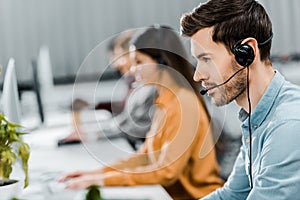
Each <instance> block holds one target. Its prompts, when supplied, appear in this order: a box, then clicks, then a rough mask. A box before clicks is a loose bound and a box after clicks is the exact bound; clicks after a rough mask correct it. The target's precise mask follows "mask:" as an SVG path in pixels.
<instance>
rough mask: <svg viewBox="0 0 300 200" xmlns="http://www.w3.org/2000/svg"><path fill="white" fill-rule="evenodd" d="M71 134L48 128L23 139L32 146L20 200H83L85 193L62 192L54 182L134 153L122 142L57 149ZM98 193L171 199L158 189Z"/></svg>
mask: <svg viewBox="0 0 300 200" xmlns="http://www.w3.org/2000/svg"><path fill="white" fill-rule="evenodd" d="M70 130H71V129H70V126H56V127H52V128H49V127H48V128H41V129H38V130H36V131H34V132H33V133H30V134H28V135H26V136H25V138H24V139H25V141H26V142H28V143H29V144H30V146H31V156H30V159H29V176H30V179H29V181H30V183H29V187H28V188H26V189H25V190H24V191H23V193H22V195H21V198H22V199H26V200H27V199H28V200H29V199H30V200H43V199H45V200H51V199H59V200H60V199H75V200H83V199H84V194H85V192H86V191H83V190H79V191H78V190H77V191H75V190H63V189H62V188H63V185H61V184H58V183H57V182H56V181H54V180H55V179H56V178H58V177H59V176H61V175H62V174H63V173H65V172H71V171H76V170H90V169H95V168H99V167H101V166H103V165H105V164H108V163H112V162H114V161H116V160H119V159H122V158H126V157H128V156H130V155H131V154H132V153H133V150H132V148H131V147H130V145H129V144H128V143H127V141H126V140H124V139H123V138H117V139H112V140H104V139H102V140H100V141H96V142H89V143H87V142H85V143H83V144H76V145H67V146H62V147H57V140H58V139H59V138H63V137H64V136H66V135H67V134H69V133H70ZM101 193H102V196H103V197H104V198H106V199H149V200H156V199H157V200H158V199H159V200H164V199H166V200H167V199H171V197H170V196H169V195H168V194H167V192H166V191H165V190H164V189H163V187H161V186H160V185H152V186H138V187H104V188H101Z"/></svg>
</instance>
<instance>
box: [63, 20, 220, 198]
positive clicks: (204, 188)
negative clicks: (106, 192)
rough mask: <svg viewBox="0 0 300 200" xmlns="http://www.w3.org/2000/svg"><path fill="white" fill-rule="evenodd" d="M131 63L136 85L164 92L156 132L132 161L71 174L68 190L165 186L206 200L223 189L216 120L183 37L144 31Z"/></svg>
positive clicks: (167, 30) (67, 177)
mask: <svg viewBox="0 0 300 200" xmlns="http://www.w3.org/2000/svg"><path fill="white" fill-rule="evenodd" d="M130 57H131V58H132V60H133V61H132V62H133V64H134V66H133V67H132V71H133V72H134V74H135V77H136V80H138V81H140V82H141V83H142V84H143V85H154V86H155V87H156V88H157V91H158V97H157V98H156V100H155V105H156V112H155V114H154V118H153V121H152V126H151V128H150V130H149V132H148V133H147V135H146V140H145V142H144V144H143V145H142V147H141V149H140V150H139V151H138V152H136V153H135V154H134V155H132V156H131V157H130V158H128V159H125V160H121V161H119V162H116V163H114V164H112V165H110V166H106V167H103V168H101V169H96V170H93V171H83V172H74V173H69V174H66V175H65V176H63V177H62V178H60V179H59V181H62V182H63V181H66V180H70V179H71V180H70V182H69V183H68V184H67V186H66V188H69V189H70V188H71V189H81V188H87V187H89V186H91V185H98V186H133V185H147V184H161V185H162V186H163V187H164V188H165V189H166V190H167V191H168V192H169V193H170V195H171V196H172V197H173V198H174V199H195V198H200V197H203V196H205V195H207V194H208V193H210V192H212V191H214V190H215V189H217V188H219V187H220V186H222V184H223V181H222V180H221V179H220V177H219V167H218V164H217V161H216V157H215V151H214V149H213V140H212V135H211V131H210V121H209V120H210V119H209V116H208V113H207V109H206V107H205V104H204V103H203V99H202V98H201V97H200V96H199V95H198V87H197V85H196V84H195V82H193V80H192V65H191V64H190V63H189V62H188V60H187V55H186V52H185V48H184V46H183V44H182V43H181V40H180V38H179V37H178V35H177V34H176V33H175V32H174V31H173V30H171V29H170V28H167V27H160V26H157V25H156V26H153V27H149V28H145V29H142V30H140V31H138V32H137V33H136V34H135V36H134V37H133V38H132V40H131V52H130Z"/></svg>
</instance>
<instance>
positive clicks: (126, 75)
mask: <svg viewBox="0 0 300 200" xmlns="http://www.w3.org/2000/svg"><path fill="white" fill-rule="evenodd" d="M133 34H134V31H133V30H127V31H124V32H122V33H120V35H118V36H117V37H116V38H115V39H114V40H112V42H111V44H110V46H109V54H110V60H111V63H112V67H114V68H115V69H116V70H118V71H119V72H120V73H121V75H122V77H121V78H122V79H123V81H124V82H125V84H126V85H128V94H127V96H126V97H125V98H124V100H123V102H121V103H114V102H100V103H99V104H97V105H96V106H95V109H106V110H109V111H110V112H112V114H113V118H110V119H108V120H102V121H99V122H98V123H99V127H100V132H101V134H103V135H105V136H107V137H116V136H117V137H118V136H123V137H125V138H126V139H127V140H128V142H129V143H130V145H131V146H132V147H133V148H134V149H135V150H136V149H137V148H138V146H139V145H140V144H141V143H142V142H143V141H144V139H145V134H146V133H147V131H148V130H149V128H150V126H151V113H149V110H150V109H151V112H153V111H154V110H155V109H154V107H153V102H154V99H155V97H156V89H155V87H143V88H140V87H138V84H135V79H134V76H133V75H132V74H131V73H130V67H131V62H130V59H129V54H128V50H129V41H130V39H131V37H132V36H133ZM134 87H136V88H134ZM133 90H134V92H132V91H133ZM133 94H134V95H133ZM120 104H121V105H120ZM123 104H124V105H123ZM87 106H88V103H87V102H85V101H83V100H81V99H76V100H75V101H74V102H73V105H72V109H73V112H72V116H73V131H72V133H71V134H70V135H69V136H67V137H66V138H63V139H61V140H59V141H58V145H64V144H74V143H80V142H81V141H82V140H87V139H88V138H87V137H88V134H87V133H85V131H84V130H82V128H81V124H82V123H81V121H80V113H81V111H82V110H83V109H85V108H86V107H87ZM120 111H121V112H120ZM100 132H99V133H98V134H99V135H100ZM127 133H130V134H127ZM95 134H96V133H95ZM93 138H95V137H93Z"/></svg>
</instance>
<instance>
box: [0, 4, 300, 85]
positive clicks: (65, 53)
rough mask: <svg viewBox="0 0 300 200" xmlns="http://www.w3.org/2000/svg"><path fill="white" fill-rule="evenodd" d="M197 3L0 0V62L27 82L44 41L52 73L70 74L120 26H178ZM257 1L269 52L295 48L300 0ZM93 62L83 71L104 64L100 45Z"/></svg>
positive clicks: (298, 46)
mask: <svg viewBox="0 0 300 200" xmlns="http://www.w3.org/2000/svg"><path fill="white" fill-rule="evenodd" d="M201 1H202V2H203V0H0V30H1V31H0V63H1V64H2V65H4V66H5V65H6V63H7V61H8V58H9V57H14V58H15V59H16V66H17V76H18V79H19V80H20V81H23V80H29V79H30V78H31V73H30V62H31V59H32V58H34V57H36V56H37V54H38V51H39V48H40V47H41V46H42V45H48V46H49V48H50V56H51V62H52V69H53V74H54V76H55V77H65V76H69V75H75V74H76V72H77V71H78V69H79V66H80V64H81V63H82V62H83V60H84V58H85V57H86V56H87V54H88V53H89V52H90V51H91V50H92V49H93V48H94V47H95V46H96V45H98V44H99V43H101V42H103V41H106V40H107V39H108V38H110V37H111V36H113V35H115V34H117V33H119V32H121V31H123V30H124V29H127V28H136V27H141V26H145V25H150V24H153V23H160V24H168V25H171V26H172V27H173V28H175V29H178V28H179V19H180V16H181V14H182V13H183V12H186V11H190V10H191V9H192V8H193V7H194V6H196V5H198V4H199V3H200V2H201ZM261 2H262V3H263V4H264V5H265V6H266V8H267V10H268V11H269V13H270V16H271V18H272V20H273V25H274V43H273V47H274V48H273V51H272V53H274V54H289V53H293V52H300V39H299V35H300V26H298V24H300V13H299V12H298V10H297V9H298V8H299V7H300V1H299V0H288V1H287V0H276V1H274V0H273V1H271V0H263V1H261ZM104 43H105V42H104ZM103 46H104V45H103ZM98 61H99V62H95V63H97V64H95V65H94V66H92V67H88V68H87V69H86V70H85V71H83V73H86V74H92V73H94V72H97V73H98V72H101V70H103V69H104V68H105V67H106V65H107V57H106V55H105V47H103V50H101V56H99V58H98Z"/></svg>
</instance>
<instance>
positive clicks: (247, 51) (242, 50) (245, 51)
mask: <svg viewBox="0 0 300 200" xmlns="http://www.w3.org/2000/svg"><path fill="white" fill-rule="evenodd" d="M272 38H273V33H271V35H270V37H269V38H268V39H266V40H265V41H263V42H261V43H258V46H263V45H265V44H267V43H268V42H269V41H270V40H271V39H272ZM243 40H244V39H242V40H239V41H237V42H236V43H235V44H234V45H233V53H234V57H235V60H236V62H237V63H238V64H239V65H241V66H243V67H244V68H247V100H248V107H249V108H248V109H249V111H248V112H249V117H248V129H249V139H250V144H249V177H250V188H251V189H252V188H253V176H252V130H251V117H250V116H251V113H252V110H251V100H250V95H249V69H248V67H249V66H250V65H251V64H252V62H253V61H254V57H255V55H254V51H253V48H252V47H251V46H250V45H248V44H247V43H246V44H241V42H242V41H243ZM244 68H242V69H244ZM239 71H241V69H240V70H238V71H237V72H236V73H238V72H239ZM236 73H235V74H236ZM235 74H234V75H235Z"/></svg>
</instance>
